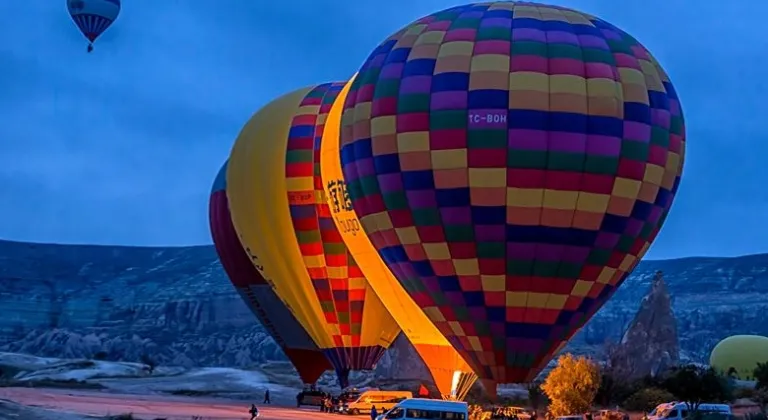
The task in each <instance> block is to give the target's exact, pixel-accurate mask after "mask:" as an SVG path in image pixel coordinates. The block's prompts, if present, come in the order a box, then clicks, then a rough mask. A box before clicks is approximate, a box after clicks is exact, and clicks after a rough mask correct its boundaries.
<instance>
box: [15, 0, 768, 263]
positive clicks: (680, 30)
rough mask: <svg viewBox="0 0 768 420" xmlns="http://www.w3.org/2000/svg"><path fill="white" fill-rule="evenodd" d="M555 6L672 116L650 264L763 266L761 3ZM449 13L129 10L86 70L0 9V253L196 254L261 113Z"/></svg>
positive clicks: (28, 10)
mask: <svg viewBox="0 0 768 420" xmlns="http://www.w3.org/2000/svg"><path fill="white" fill-rule="evenodd" d="M555 3H556V4H560V5H564V6H569V7H573V8H576V9H579V10H583V11H586V12H589V13H592V14H595V15H597V16H600V17H602V18H603V19H606V20H608V21H610V22H612V23H614V24H615V25H617V26H619V27H621V28H623V29H624V30H626V31H627V32H629V33H631V34H633V35H634V36H635V37H637V38H638V39H639V40H640V41H641V42H643V43H644V44H645V45H646V46H647V47H648V48H649V49H650V50H651V51H652V52H653V53H654V55H655V56H656V57H657V58H658V59H659V61H660V62H661V63H662V64H663V65H664V67H665V68H666V70H667V71H668V73H669V74H670V76H671V77H672V80H673V82H674V83H675V85H676V87H677V90H678V93H679V95H680V96H681V98H682V103H683V107H684V112H685V115H686V120H687V127H688V155H687V163H686V168H685V174H684V180H683V184H682V186H681V189H680V193H679V195H678V197H677V200H676V202H675V205H674V208H673V210H672V215H671V216H670V218H669V219H668V220H667V223H666V225H665V227H664V229H663V232H662V234H661V235H660V236H659V238H658V240H657V241H656V244H655V245H654V247H653V248H652V250H651V253H650V255H649V256H650V257H652V258H670V257H679V256H689V255H739V254H746V253H757V252H768V235H765V234H763V233H762V232H765V229H764V227H765V226H766V225H767V224H768V189H767V188H766V184H768V168H764V167H763V166H762V163H763V161H764V159H765V155H766V151H767V149H768V144H766V140H767V138H768V129H766V128H765V122H761V119H765V118H766V116H768V103H766V101H765V98H766V90H768V89H767V87H766V80H767V79H766V77H765V72H766V69H768V56H766V55H765V54H764V53H761V52H764V51H768V37H766V36H764V33H765V32H764V31H765V29H764V25H765V22H764V20H762V16H765V14H766V13H768V3H765V4H763V3H760V2H729V3H727V4H726V3H722V2H710V1H701V2H696V6H695V7H690V5H691V2H690V1H687V0H643V1H631V2H618V1H608V0H594V1H588V0H582V1H577V0H572V1H555ZM384 4H386V5H387V6H386V7H385V6H383V5H384ZM454 4H458V3H457V2H450V1H440V0H419V1H413V0H389V1H388V2H373V1H351V0H334V1H328V0H298V1H292V2H286V3H282V2H257V1H245V0H218V1H215V2H212V1H210V0H205V1H204V0H178V1H127V2H125V4H124V6H123V10H122V13H121V16H120V18H119V19H118V21H117V22H116V23H115V25H113V27H112V28H110V29H109V30H108V31H107V32H106V33H105V34H104V35H103V36H102V37H101V38H100V39H99V40H98V41H97V43H96V50H95V51H94V53H92V54H86V53H85V47H86V42H85V40H84V39H83V38H82V36H81V35H80V33H79V32H78V31H77V29H76V28H75V26H74V24H73V23H72V22H71V21H70V20H69V17H68V15H67V13H66V7H65V1H64V0H56V1H50V0H24V1H5V2H0V16H5V17H6V18H7V19H4V20H3V25H2V26H0V38H1V39H3V42H2V43H0V72H2V73H0V74H2V76H3V77H2V78H0V185H1V186H2V187H0V203H2V205H0V237H2V238H7V239H15V240H28V241H39V242H59V243H98V244H127V245H189V244H201V243H209V242H210V239H209V233H208V225H207V199H208V193H209V190H210V185H211V182H212V180H213V177H214V176H215V174H216V172H217V170H218V168H219V166H220V164H221V163H222V162H223V160H224V159H226V157H227V155H228V153H229V149H230V147H231V145H232V142H233V139H234V138H235V136H236V135H237V133H238V131H239V130H240V128H241V127H242V125H243V123H244V122H245V121H246V120H247V119H248V117H249V116H250V115H251V114H252V113H253V112H254V111H255V110H256V109H258V108H259V106H261V105H263V104H264V103H265V102H266V101H268V100H269V99H270V98H273V97H275V96H277V95H279V94H281V93H283V92H286V91H288V90H291V89H294V88H296V87H299V86H303V85H308V84H312V83H319V82H324V81H331V80H342V79H346V78H348V77H349V76H350V74H352V73H353V72H354V71H355V70H356V69H357V67H358V66H359V65H360V63H361V62H362V61H363V60H364V58H365V57H366V56H367V54H368V53H369V52H370V50H371V49H372V48H373V47H375V46H376V44H377V43H378V42H379V41H381V40H382V39H383V38H385V37H386V36H388V35H389V34H390V33H392V32H394V31H395V30H397V29H398V28H399V27H401V26H403V25H405V24H407V23H408V22H410V21H412V20H414V19H416V18H418V17H420V16H423V15H425V14H429V13H432V12H434V11H437V10H440V9H442V8H445V7H448V6H451V5H454Z"/></svg>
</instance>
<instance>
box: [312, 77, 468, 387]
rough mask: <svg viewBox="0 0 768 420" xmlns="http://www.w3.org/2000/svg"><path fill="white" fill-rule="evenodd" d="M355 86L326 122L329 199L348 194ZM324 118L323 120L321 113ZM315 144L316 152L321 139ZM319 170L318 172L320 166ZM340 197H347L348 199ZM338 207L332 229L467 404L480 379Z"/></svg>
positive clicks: (323, 156) (349, 212) (323, 169)
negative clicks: (346, 117)
mask: <svg viewBox="0 0 768 420" xmlns="http://www.w3.org/2000/svg"><path fill="white" fill-rule="evenodd" d="M350 86H351V81H350V82H347V84H346V85H345V86H344V89H343V90H342V91H341V92H340V93H339V94H338V97H337V99H336V100H335V101H334V103H333V106H332V107H331V109H330V110H328V112H327V116H326V118H325V120H324V121H322V122H323V125H322V130H323V131H322V134H321V141H320V152H319V154H320V156H319V159H320V164H319V169H320V177H321V182H322V185H321V187H322V188H323V191H324V192H325V194H326V196H327V197H331V196H333V194H334V192H333V191H332V189H334V188H335V189H337V191H338V190H341V191H344V190H346V184H345V182H344V178H343V176H342V173H341V160H340V158H339V124H340V122H341V111H342V108H343V105H344V98H346V95H347V93H348V91H349V88H350ZM321 114H323V112H322V111H321ZM318 128H320V124H318ZM315 141H316V143H315V145H316V146H317V139H315ZM316 157H317V155H316ZM315 169H316V170H317V169H318V166H316V167H315ZM315 175H317V173H315ZM316 180H317V178H316ZM316 187H317V185H316ZM341 195H342V197H343V195H344V194H343V193H342V194H341ZM338 201H339V204H338V205H337V204H336V202H337V200H329V203H330V204H331V205H330V206H329V207H330V213H331V216H332V218H333V223H334V224H335V225H336V229H337V231H338V232H339V234H340V235H341V237H342V238H343V240H344V243H345V244H346V246H347V248H348V249H349V252H350V253H351V254H352V256H353V257H354V260H355V261H356V262H357V265H358V266H359V267H360V269H361V270H362V274H363V275H364V276H365V277H366V279H367V280H368V283H369V284H370V286H371V288H372V289H373V291H374V292H375V293H376V295H377V296H378V297H379V299H380V300H381V302H382V303H383V305H384V306H385V307H386V308H388V309H389V312H390V313H391V314H392V316H393V318H394V319H395V321H397V324H398V325H399V326H400V327H401V328H402V330H403V333H404V334H405V336H406V337H407V338H408V341H410V342H411V344H412V345H413V346H414V348H415V349H416V352H417V353H418V354H419V356H421V358H422V360H423V361H424V364H425V365H426V367H427V369H429V371H430V374H431V375H432V378H433V380H434V382H435V386H436V387H437V389H438V391H439V392H440V394H441V395H442V396H443V397H444V398H451V397H454V398H458V399H460V400H461V399H464V397H465V396H466V393H467V392H468V391H469V388H470V387H471V386H472V384H473V383H474V382H475V380H476V379H477V376H476V375H475V374H474V372H472V370H471V369H470V367H469V366H468V365H467V363H466V362H465V361H464V359H463V358H462V357H461V356H460V355H459V354H458V353H457V352H456V350H455V349H454V348H453V347H452V346H451V344H450V343H448V340H446V339H445V337H444V336H443V335H442V334H441V333H440V331H438V330H437V328H435V326H434V325H432V323H431V322H430V321H429V319H428V318H427V317H426V315H425V314H424V312H422V311H421V308H419V307H418V306H417V305H416V303H414V301H413V299H411V297H410V296H408V294H407V293H406V291H405V290H404V289H403V287H402V286H401V285H400V283H398V282H397V280H396V279H395V278H394V277H393V276H392V273H391V272H390V271H389V269H388V268H387V267H386V266H385V265H384V263H383V261H382V260H381V257H380V256H379V254H378V253H377V252H376V250H375V249H374V248H373V245H372V244H371V241H370V240H369V239H368V237H367V236H366V235H365V234H364V233H363V232H362V231H361V228H360V222H359V220H358V219H357V216H356V215H355V212H354V211H353V209H352V208H351V206H349V205H341V203H342V201H341V200H338ZM457 371H458V372H462V374H463V375H462V378H461V380H460V381H459V384H458V385H459V386H458V387H457V388H458V389H452V385H453V377H454V374H455V372H457ZM452 393H453V394H454V395H452Z"/></svg>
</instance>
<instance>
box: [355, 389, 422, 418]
mask: <svg viewBox="0 0 768 420" xmlns="http://www.w3.org/2000/svg"><path fill="white" fill-rule="evenodd" d="M406 398H413V392H411V391H365V392H363V393H362V394H360V396H359V397H357V399H356V400H354V401H350V402H348V403H346V404H344V406H343V408H342V410H343V411H344V412H345V413H348V414H353V415H357V414H360V413H370V412H371V408H372V407H376V411H378V412H379V413H382V412H384V411H386V410H389V409H390V408H392V407H394V406H395V405H396V404H397V403H399V402H400V401H403V400H405V399H406Z"/></svg>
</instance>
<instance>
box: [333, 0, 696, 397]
mask: <svg viewBox="0 0 768 420" xmlns="http://www.w3.org/2000/svg"><path fill="white" fill-rule="evenodd" d="M340 141H341V152H340V155H341V164H342V171H343V175H344V179H345V181H346V183H347V188H348V190H349V195H350V197H351V201H352V207H353V209H354V211H355V213H356V214H357V216H358V217H359V219H360V223H361V225H362V228H363V231H364V232H365V233H366V234H367V235H368V236H369V238H370V240H371V242H372V243H373V245H374V247H375V248H376V249H377V250H378V252H379V254H380V255H381V257H382V259H383V260H384V262H385V263H386V265H387V266H388V267H389V269H390V271H391V272H392V273H393V274H394V276H395V278H396V279H397V280H398V281H399V282H400V284H401V285H402V286H403V287H404V288H405V290H406V291H407V292H408V294H409V295H410V296H411V297H412V298H413V300H414V301H415V302H416V304H417V305H418V306H419V307H421V308H422V310H423V312H424V313H425V314H426V315H427V317H428V318H429V319H430V320H431V321H432V322H433V323H434V324H435V326H436V327H437V328H438V329H439V330H440V331H441V332H442V334H443V335H444V336H445V337H446V338H447V339H448V341H449V342H450V343H451V344H452V345H453V347H454V348H456V350H458V352H459V353H460V354H461V355H462V356H463V357H464V359H465V360H466V361H467V363H469V365H470V366H471V367H472V369H473V370H474V371H475V373H477V374H478V376H479V378H480V380H481V382H482V383H483V385H484V386H485V387H486V389H487V390H489V391H490V392H493V390H495V388H496V384H498V383H518V382H528V381H530V380H532V379H533V378H534V377H535V376H536V375H537V374H538V373H539V372H540V371H541V369H542V368H543V367H544V366H545V365H546V363H547V362H548V361H549V360H551V358H552V356H553V355H554V354H555V353H556V352H557V351H558V350H559V349H561V348H562V347H563V346H564V345H565V343H566V341H567V340H569V339H570V337H572V336H573V334H574V333H575V332H576V331H577V330H578V329H579V328H581V327H582V326H583V325H584V323H585V322H586V321H587V320H588V319H589V318H590V317H591V316H592V315H593V314H594V313H595V312H596V311H597V310H598V309H599V308H600V307H601V306H602V305H603V304H604V303H605V302H606V301H607V300H608V299H609V298H610V297H611V296H612V295H613V293H614V292H615V290H616V289H617V288H618V287H619V286H620V285H621V284H622V282H623V281H624V279H626V277H627V276H628V274H629V273H630V272H631V271H632V270H633V269H634V267H635V266H636V265H637V263H638V261H640V259H641V258H642V256H643V255H644V254H645V253H646V251H647V249H648V247H649V246H650V244H651V243H652V241H653V240H654V239H655V238H656V235H657V234H658V232H659V229H660V228H661V226H662V224H663V222H664V220H665V219H666V217H667V214H668V212H669V209H670V206H671V204H672V201H673V198H674V196H675V193H676V192H677V189H678V186H679V182H680V176H681V173H682V168H683V160H684V149H685V130H684V123H683V115H682V111H681V107H680V102H679V100H678V97H677V94H676V93H675V90H674V88H673V87H672V84H671V83H670V81H669V78H668V77H667V74H666V73H665V72H664V70H663V69H662V68H661V66H660V65H659V64H658V62H657V61H656V60H655V59H654V58H653V57H652V56H651V55H650V53H649V52H648V51H647V50H646V49H645V47H643V46H642V45H641V44H640V43H639V42H638V41H637V40H635V39H634V38H632V37H631V36H629V35H627V34H626V33H625V32H623V31H622V30H620V29H618V28H616V27H615V26H613V25H611V24H609V23H607V22H605V21H603V20H600V19H598V18H596V17H593V16H589V15H586V14H583V13H579V12H576V11H573V10H570V9H567V8H563V7H554V6H546V5H541V4H535V3H527V2H526V3H516V2H487V3H478V4H468V5H463V6H457V7H453V8H449V9H446V10H443V11H441V12H438V13H435V14H433V15H430V16H427V17H424V18H422V19H419V20H418V21H416V22H414V23H412V24H410V25H408V26H406V27H405V28H404V29H402V30H401V31H399V32H397V33H396V34H394V35H393V36H391V37H390V38H388V39H387V40H385V41H384V42H383V43H381V44H380V45H379V46H378V47H377V48H376V49H375V50H374V51H373V52H372V53H371V54H370V56H369V57H368V58H367V60H366V61H365V62H364V64H363V65H362V67H361V69H360V70H359V75H358V77H357V78H356V79H355V80H354V82H353V84H352V87H351V89H350V93H349V95H348V96H347V98H346V100H345V104H344V111H343V114H342V122H341V140H340Z"/></svg>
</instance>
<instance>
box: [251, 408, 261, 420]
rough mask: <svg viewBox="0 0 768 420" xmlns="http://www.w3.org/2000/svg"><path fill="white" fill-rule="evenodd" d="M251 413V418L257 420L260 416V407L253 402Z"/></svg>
mask: <svg viewBox="0 0 768 420" xmlns="http://www.w3.org/2000/svg"><path fill="white" fill-rule="evenodd" d="M249 413H251V420H256V417H259V409H258V408H256V404H251V410H250V411H249Z"/></svg>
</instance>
